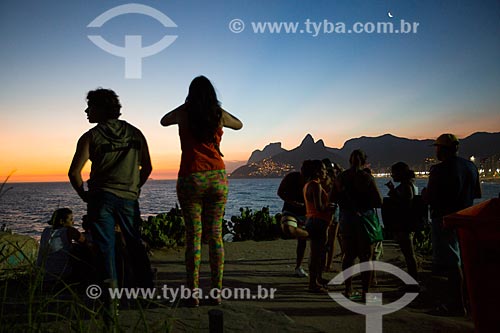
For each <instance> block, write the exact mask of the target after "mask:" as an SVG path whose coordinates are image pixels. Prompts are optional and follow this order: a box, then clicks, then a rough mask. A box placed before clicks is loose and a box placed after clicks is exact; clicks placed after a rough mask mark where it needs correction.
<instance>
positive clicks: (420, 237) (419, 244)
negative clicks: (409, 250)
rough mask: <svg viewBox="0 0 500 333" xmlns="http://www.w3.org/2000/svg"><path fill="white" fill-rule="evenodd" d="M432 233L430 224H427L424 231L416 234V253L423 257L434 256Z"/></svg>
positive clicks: (414, 238)
mask: <svg viewBox="0 0 500 333" xmlns="http://www.w3.org/2000/svg"><path fill="white" fill-rule="evenodd" d="M431 238H432V232H431V226H430V224H426V225H425V227H424V230H422V231H417V232H415V236H414V237H413V241H414V243H415V251H417V252H419V253H420V254H422V255H430V254H432V239H431Z"/></svg>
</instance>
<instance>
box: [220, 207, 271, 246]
mask: <svg viewBox="0 0 500 333" xmlns="http://www.w3.org/2000/svg"><path fill="white" fill-rule="evenodd" d="M277 221H279V218H277V216H276V215H275V216H271V215H270V214H269V207H263V208H262V209H261V210H258V211H256V212H253V211H252V210H251V209H249V208H248V207H246V208H240V216H232V217H231V221H229V222H228V221H224V228H223V233H225V234H228V233H231V234H233V235H234V237H233V240H234V241H244V240H255V241H262V240H274V239H277V238H279V237H280V226H279V223H277Z"/></svg>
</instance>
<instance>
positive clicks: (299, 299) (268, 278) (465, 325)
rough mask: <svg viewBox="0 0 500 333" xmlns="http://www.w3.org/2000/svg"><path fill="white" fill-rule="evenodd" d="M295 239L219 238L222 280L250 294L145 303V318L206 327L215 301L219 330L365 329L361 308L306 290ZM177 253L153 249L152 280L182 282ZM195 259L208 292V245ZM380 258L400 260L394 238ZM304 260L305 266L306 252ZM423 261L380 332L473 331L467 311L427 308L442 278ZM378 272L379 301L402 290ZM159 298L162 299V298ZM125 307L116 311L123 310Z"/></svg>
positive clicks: (184, 328) (181, 328)
mask: <svg viewBox="0 0 500 333" xmlns="http://www.w3.org/2000/svg"><path fill="white" fill-rule="evenodd" d="M295 247H296V241H295V240H276V241H269V242H253V241H247V242H236V243H226V244H225V252H226V265H225V271H224V288H229V289H231V290H234V288H249V289H250V290H251V297H250V298H251V299H245V300H239V299H234V297H233V298H229V299H224V301H223V304H222V305H221V306H218V307H214V306H210V305H208V304H206V303H204V302H202V303H201V306H200V307H199V308H194V309H193V308H187V307H183V306H182V304H179V303H176V302H174V303H172V305H170V308H168V309H166V308H159V309H152V310H147V311H148V318H149V316H151V321H152V322H156V323H160V322H161V320H159V319H158V316H161V318H166V317H167V318H168V326H169V328H170V329H171V331H173V332H208V329H209V322H208V312H209V311H210V310H213V309H218V310H221V311H222V313H223V320H224V331H225V332H365V328H366V325H365V317H364V316H363V315H358V314H355V313H353V312H351V311H349V310H347V309H345V308H343V307H342V306H340V305H339V304H337V303H336V302H335V301H334V300H333V299H332V298H331V297H330V296H329V295H328V294H327V293H325V294H312V293H310V292H308V291H307V278H298V277H295V276H294V275H293V270H294V267H295ZM183 257H184V253H183V249H179V250H157V251H155V252H154V254H153V256H152V265H153V267H156V268H157V269H158V273H157V281H156V284H157V287H158V288H165V287H163V286H164V285H166V286H167V287H168V288H174V289H180V288H181V286H182V285H183V283H184V278H185V267H184V262H183ZM202 259H203V261H202V269H201V280H200V284H201V287H202V288H203V290H204V291H207V292H208V284H209V264H208V247H207V246H204V247H203V249H202ZM381 260H382V261H385V262H389V263H392V264H395V265H398V266H399V267H401V268H405V266H404V259H403V256H402V255H401V254H400V253H399V251H398V247H397V246H396V245H395V244H394V243H391V242H388V241H386V242H384V255H383V257H382V258H381ZM303 266H304V267H305V268H307V254H306V259H305V263H304V265H303ZM428 267H429V262H426V261H425V260H423V259H422V258H420V268H421V270H422V273H421V280H422V285H424V289H423V290H422V291H421V292H420V293H419V296H418V297H417V298H416V299H415V300H413V302H412V303H410V304H409V305H408V306H406V307H405V308H403V309H401V310H399V311H396V312H394V313H391V314H388V315H385V316H383V322H382V325H383V332H419V333H422V332H435V333H438V332H473V323H472V321H471V320H470V319H467V318H461V317H436V316H431V315H428V314H426V312H427V311H429V310H430V309H432V308H433V307H434V306H435V304H436V302H437V300H438V299H439V295H440V291H441V290H443V285H444V283H445V282H444V281H443V280H440V279H439V278H436V277H433V276H431V274H430V272H429V271H428V270H427V268H428ZM334 268H336V269H337V270H339V269H340V262H339V261H335V262H334ZM336 274H338V273H325V275H324V277H325V278H327V279H332V278H333V277H334V276H335V275H336ZM377 280H378V284H377V286H376V287H375V288H373V292H377V293H382V298H383V303H384V304H387V303H391V302H393V301H395V300H397V299H399V298H400V297H401V296H403V294H404V292H403V291H400V290H399V288H400V287H402V286H403V282H402V281H400V280H399V279H398V278H397V277H394V276H392V275H389V274H387V273H383V272H379V273H378V274H377ZM356 287H360V284H359V281H357V282H355V288H356ZM259 288H260V290H261V293H260V296H261V297H260V299H259ZM263 288H266V290H270V289H271V288H274V289H275V294H274V298H273V299H270V297H267V298H266V299H262V298H263V296H264V293H263V292H262V290H263ZM329 291H330V292H341V291H342V286H331V287H330V288H329ZM170 301H171V300H170ZM165 302H166V304H169V303H168V301H165ZM130 312H131V313H132V311H130ZM124 314H125V313H122V317H123V315H124ZM165 316H166V317H165ZM131 317H133V315H132V314H131ZM155 318H156V319H155ZM121 320H122V319H121ZM153 326H154V325H153ZM368 331H369V330H368Z"/></svg>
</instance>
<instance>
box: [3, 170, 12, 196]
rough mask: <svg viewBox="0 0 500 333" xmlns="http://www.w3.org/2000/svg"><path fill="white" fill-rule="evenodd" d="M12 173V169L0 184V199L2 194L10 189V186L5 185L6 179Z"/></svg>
mask: <svg viewBox="0 0 500 333" xmlns="http://www.w3.org/2000/svg"><path fill="white" fill-rule="evenodd" d="M13 173H14V171H12V172H11V173H9V175H8V176H7V177H6V178H5V180H4V181H3V183H2V184H1V185H0V199H1V198H2V197H3V196H4V194H5V193H6V192H7V191H9V190H11V189H12V187H7V188H6V187H5V186H6V185H7V181H8V180H9V178H10V176H12V174H13Z"/></svg>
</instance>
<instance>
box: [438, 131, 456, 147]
mask: <svg viewBox="0 0 500 333" xmlns="http://www.w3.org/2000/svg"><path fill="white" fill-rule="evenodd" d="M432 145H433V146H445V147H453V146H456V145H458V139H457V137H456V136H455V135H453V134H450V133H445V134H441V135H440V136H439V137H438V138H437V139H436V141H434V143H433V144H432Z"/></svg>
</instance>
